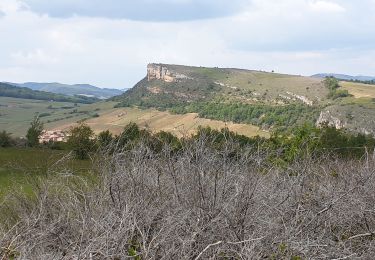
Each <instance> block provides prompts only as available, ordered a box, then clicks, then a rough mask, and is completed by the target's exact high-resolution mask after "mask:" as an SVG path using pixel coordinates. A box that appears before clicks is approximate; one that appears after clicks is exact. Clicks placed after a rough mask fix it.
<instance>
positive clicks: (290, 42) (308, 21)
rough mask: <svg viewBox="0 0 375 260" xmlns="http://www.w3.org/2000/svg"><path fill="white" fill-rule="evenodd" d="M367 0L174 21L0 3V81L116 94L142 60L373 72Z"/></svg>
mask: <svg viewBox="0 0 375 260" xmlns="http://www.w3.org/2000/svg"><path fill="white" fill-rule="evenodd" d="M5 1H7V3H8V4H7V7H6V8H5V5H4V3H5ZM144 1H151V0H144ZM163 1H164V2H165V1H173V0H163ZM177 1H179V2H181V1H182V2H185V1H186V2H188V1H190V0H177ZM373 1H374V0H363V2H362V5H358V4H354V3H352V2H351V0H341V1H340V4H341V5H342V6H344V7H345V10H346V11H345V12H340V13H338V14H335V15H332V12H331V11H332V9H331V11H329V12H327V8H326V11H324V12H323V11H322V9H320V11H319V12H318V9H317V10H316V11H313V10H312V7H311V5H312V3H315V5H318V6H319V5H322V4H318V2H319V1H318V2H317V1H315V2H312V1H311V0H252V2H251V3H250V2H249V1H247V0H245V1H244V3H245V5H244V8H243V10H242V12H241V13H239V14H236V15H233V16H229V17H222V18H215V19H206V20H195V21H184V22H178V23H177V22H146V21H132V20H127V19H109V18H98V17H85V16H79V15H77V16H74V17H70V18H53V17H50V16H48V15H40V14H37V13H34V12H32V11H30V10H28V9H24V8H22V7H20V5H19V4H20V2H18V1H16V0H0V2H1V3H2V5H1V8H0V9H1V10H5V9H6V10H7V11H6V16H4V17H2V18H1V19H0V39H1V41H0V50H1V51H0V81H15V82H22V81H60V82H66V83H91V84H96V85H99V86H103V87H118V88H124V87H131V86H133V85H134V84H135V83H136V82H137V81H138V80H140V79H141V78H142V77H144V76H145V74H146V70H145V68H146V64H147V63H148V62H163V63H177V64H186V65H198V66H200V65H202V66H220V67H240V68H248V69H262V70H267V71H271V70H276V71H278V72H285V73H294V74H304V75H309V74H314V73H317V72H342V73H349V74H350V73H351V74H374V71H375V47H374V46H373V44H372V43H373V42H374V41H375V28H374V26H373V24H375V17H374V16H372V15H371V14H372V11H373V10H374V7H375V3H374V2H373ZM320 2H322V1H320ZM44 3H45V4H48V2H46V1H44ZM329 3H334V2H333V1H332V2H329ZM320 8H321V7H320ZM328 9H329V8H328Z"/></svg>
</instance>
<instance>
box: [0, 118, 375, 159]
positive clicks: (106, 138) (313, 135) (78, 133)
mask: <svg viewBox="0 0 375 260" xmlns="http://www.w3.org/2000/svg"><path fill="white" fill-rule="evenodd" d="M42 132H43V123H42V122H41V121H40V119H39V118H38V117H36V118H35V119H34V120H33V121H32V122H31V124H30V128H29V129H28V131H27V134H26V140H25V142H24V146H29V147H47V148H50V149H68V150H71V151H73V152H74V154H75V157H76V158H77V159H81V160H84V159H88V158H89V157H90V155H91V154H95V153H97V152H98V151H106V152H111V153H114V152H117V151H120V150H128V149H131V148H133V147H134V146H137V145H139V144H140V143H142V144H144V145H146V146H148V147H149V149H151V150H152V151H154V152H156V153H158V152H160V151H162V150H163V148H164V147H165V146H168V147H169V148H170V149H171V152H173V153H178V152H179V151H180V150H181V149H182V147H185V146H186V145H187V144H189V143H190V142H193V141H195V140H198V139H200V138H204V139H205V140H206V141H208V143H209V144H210V145H211V146H212V147H213V148H215V149H217V150H222V149H224V146H225V144H226V142H227V141H228V140H231V141H233V142H235V143H237V144H238V146H239V147H244V146H248V145H251V146H256V147H258V148H259V149H261V150H264V151H267V152H268V154H270V155H271V156H270V157H269V159H270V160H271V161H272V163H275V164H278V163H280V164H281V165H282V164H283V163H288V162H292V161H294V160H296V159H298V158H304V157H306V158H307V157H311V156H322V155H324V156H326V155H327V154H331V155H335V156H340V157H343V158H361V157H363V156H365V155H366V154H367V155H368V154H372V153H373V152H374V149H375V139H374V137H373V136H372V135H365V134H360V133H352V132H348V131H345V130H342V129H336V128H334V127H330V126H328V125H323V126H322V127H321V128H317V127H315V126H314V125H312V124H309V123H305V124H304V125H302V126H299V127H296V128H294V129H293V130H290V131H287V132H286V131H282V130H278V131H277V130H276V131H274V132H273V133H272V135H271V137H270V138H268V139H267V138H262V137H258V136H257V137H247V136H244V135H239V134H236V133H234V132H231V131H229V129H227V128H224V129H221V130H216V129H212V128H210V127H199V128H198V130H197V132H196V133H195V134H193V135H191V136H184V137H182V138H177V137H176V136H174V135H173V134H171V133H169V132H164V131H161V132H159V133H153V132H151V131H150V130H149V129H142V128H140V127H139V126H138V125H137V124H135V123H130V124H128V125H127V126H125V128H124V130H123V132H122V133H121V134H119V135H113V134H112V133H111V132H110V131H109V130H107V131H103V132H101V133H99V134H98V135H95V134H94V131H93V130H92V129H91V128H90V127H89V126H88V125H86V124H84V123H80V124H79V125H77V126H75V127H72V128H71V129H70V130H69V134H68V136H69V137H68V140H67V143H62V142H60V143H59V142H49V143H44V144H40V143H39V137H40V135H41V134H42ZM15 143H16V142H15V140H14V139H13V138H12V137H11V134H10V133H7V132H6V131H2V132H0V147H11V146H13V145H15Z"/></svg>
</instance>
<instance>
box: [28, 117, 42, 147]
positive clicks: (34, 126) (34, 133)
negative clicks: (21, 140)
mask: <svg viewBox="0 0 375 260" xmlns="http://www.w3.org/2000/svg"><path fill="white" fill-rule="evenodd" d="M42 132H43V123H42V122H41V121H40V120H39V117H38V116H36V117H34V120H33V121H32V122H31V124H30V128H29V129H28V130H27V134H26V138H27V144H28V145H29V146H31V147H34V146H37V145H38V144H39V137H40V135H41V134H42Z"/></svg>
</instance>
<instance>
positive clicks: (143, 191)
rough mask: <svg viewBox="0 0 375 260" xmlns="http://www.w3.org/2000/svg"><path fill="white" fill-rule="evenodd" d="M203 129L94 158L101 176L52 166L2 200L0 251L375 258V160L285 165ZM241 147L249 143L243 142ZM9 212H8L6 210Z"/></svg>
mask: <svg viewBox="0 0 375 260" xmlns="http://www.w3.org/2000/svg"><path fill="white" fill-rule="evenodd" d="M211 147H212V146H210V145H209V144H207V141H206V140H205V138H204V137H202V138H201V139H199V140H196V141H194V142H191V143H188V144H185V145H184V148H183V149H182V150H181V151H180V152H179V153H177V154H174V153H171V152H170V149H169V148H168V147H164V149H163V151H162V152H161V153H154V152H152V151H151V150H150V149H149V148H148V147H147V146H146V145H142V144H139V145H138V146H137V147H135V148H133V149H131V150H128V151H122V152H116V153H115V154H112V155H108V154H102V155H101V156H99V158H100V159H98V160H97V162H96V163H97V169H98V171H100V174H99V176H98V177H97V178H94V180H87V179H85V178H81V177H74V176H59V175H58V176H56V175H53V176H51V177H49V178H47V179H44V180H42V184H40V185H38V186H37V187H35V196H33V197H32V198H30V196H29V197H25V196H22V195H14V196H10V197H8V198H7V200H6V202H4V203H3V204H2V205H1V210H2V213H3V214H2V215H3V217H2V218H1V219H2V221H1V225H0V248H1V249H0V256H2V259H9V258H12V257H16V258H20V259H127V258H133V259H262V258H265V259H371V258H372V256H374V255H375V240H374V232H375V206H374V205H375V193H374V190H375V187H374V186H375V172H374V169H375V168H374V161H373V160H370V159H367V160H361V161H354V160H352V161H343V160H332V157H330V159H325V158H320V159H314V160H312V159H311V160H309V159H305V160H301V161H296V162H295V163H293V164H292V165H290V166H289V167H288V168H285V169H280V168H277V167H274V166H272V165H269V164H268V160H267V159H268V158H267V153H266V152H264V151H259V150H257V149H255V148H252V147H247V148H239V147H238V146H237V145H236V144H235V143H232V142H227V143H226V144H225V145H224V147H223V149H221V150H219V151H218V150H216V149H213V148H211ZM239 149H240V150H239ZM5 213H6V216H7V217H5V218H4V214H5Z"/></svg>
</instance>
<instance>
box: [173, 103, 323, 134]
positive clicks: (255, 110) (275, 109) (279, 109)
mask: <svg viewBox="0 0 375 260" xmlns="http://www.w3.org/2000/svg"><path fill="white" fill-rule="evenodd" d="M171 110H172V112H174V113H178V114H184V113H198V114H199V116H201V117H204V118H209V119H216V120H222V121H232V122H235V123H248V124H253V125H257V126H261V127H264V128H269V127H271V126H273V127H278V128H283V129H285V128H288V126H289V127H291V126H295V125H296V124H297V123H302V122H309V123H313V122H315V121H316V119H317V118H318V116H319V111H318V109H316V108H314V107H307V106H304V105H299V104H290V105H286V106H268V105H252V104H238V103H222V102H209V103H208V102H196V103H192V104H189V105H187V106H179V107H175V108H173V109H171Z"/></svg>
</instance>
